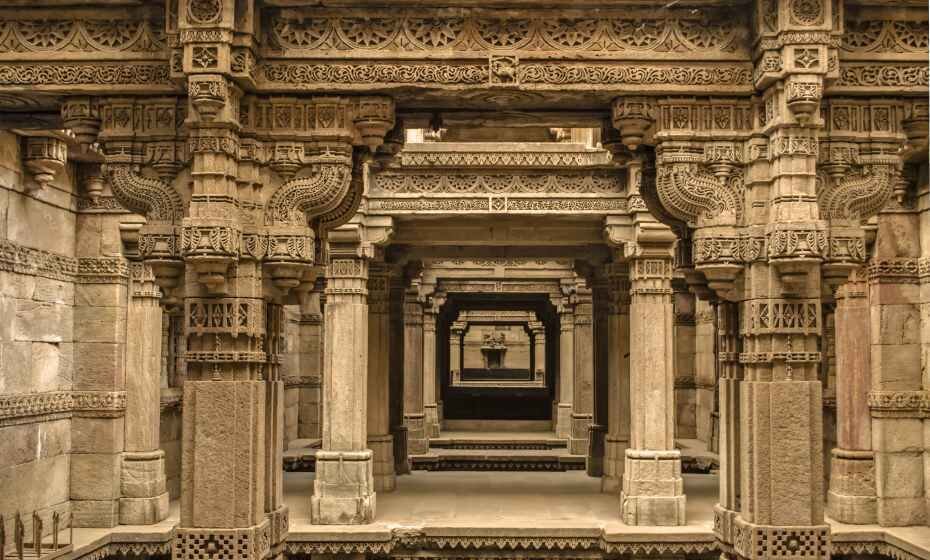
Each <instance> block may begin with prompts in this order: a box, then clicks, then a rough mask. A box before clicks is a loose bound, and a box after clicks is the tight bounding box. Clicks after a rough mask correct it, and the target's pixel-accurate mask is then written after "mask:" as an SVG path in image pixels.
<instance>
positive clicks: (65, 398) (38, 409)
mask: <svg viewBox="0 0 930 560" xmlns="http://www.w3.org/2000/svg"><path fill="white" fill-rule="evenodd" d="M125 412H126V392H125V391H51V392H46V393H26V394H21V395H2V396H0V426H4V425H13V424H23V423H30V422H40V421H47V420H52V419H57V418H67V417H70V416H71V415H72V414H79V415H81V416H89V417H95V418H99V417H116V416H122V415H123V414H125Z"/></svg>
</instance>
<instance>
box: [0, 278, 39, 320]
mask: <svg viewBox="0 0 930 560" xmlns="http://www.w3.org/2000/svg"><path fill="white" fill-rule="evenodd" d="M35 289H36V277H35V276H29V275H28V274H17V273H15V272H6V271H0V296H5V297H11V298H14V299H22V300H31V299H32V294H33V293H34V292H35ZM10 316H11V317H12V315H10Z"/></svg>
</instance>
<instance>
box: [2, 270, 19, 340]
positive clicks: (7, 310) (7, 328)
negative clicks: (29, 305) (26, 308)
mask: <svg viewBox="0 0 930 560" xmlns="http://www.w3.org/2000/svg"><path fill="white" fill-rule="evenodd" d="M0 281H2V278H0ZM15 313H16V300H15V299H14V298H12V297H8V296H0V317H3V320H2V321H0V343H2V342H12V341H13V321H10V320H9V318H10V317H13V316H14V315H15Z"/></svg>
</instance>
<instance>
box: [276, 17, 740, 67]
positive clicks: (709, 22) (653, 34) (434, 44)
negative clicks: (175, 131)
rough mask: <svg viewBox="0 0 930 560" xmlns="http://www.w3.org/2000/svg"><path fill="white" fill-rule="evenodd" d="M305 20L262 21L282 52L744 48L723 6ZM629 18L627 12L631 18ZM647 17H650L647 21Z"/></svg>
mask: <svg viewBox="0 0 930 560" xmlns="http://www.w3.org/2000/svg"><path fill="white" fill-rule="evenodd" d="M313 15H314V17H307V14H303V13H300V12H297V11H294V10H288V11H280V12H272V13H271V14H270V16H269V19H270V25H267V26H266V27H265V29H266V30H267V44H269V45H271V47H270V50H271V51H276V52H280V53H286V54H289V53H299V54H303V53H306V52H313V53H314V54H318V53H329V54H330V55H335V56H339V57H344V56H346V54H345V53H346V52H356V53H360V54H361V53H364V54H367V55H369V56H370V55H372V54H376V53H378V52H379V51H388V52H400V53H404V54H414V53H417V54H423V53H430V54H433V55H440V56H441V55H447V54H448V53H450V52H455V53H472V54H476V55H480V54H486V53H491V52H500V51H507V52H513V53H521V54H529V53H547V52H559V53H572V54H574V55H581V54H592V53H597V54H599V55H601V56H610V55H614V56H616V55H620V54H625V55H630V54H636V53H641V54H646V53H661V52H666V53H675V54H676V55H679V56H680V55H682V54H684V53H699V54H700V55H705V56H706V55H707V54H708V53H714V54H718V55H720V54H727V53H737V52H739V51H743V52H745V51H746V50H747V49H746V46H747V45H746V44H745V42H743V41H741V40H740V39H741V36H740V34H739V31H738V30H739V27H740V25H746V24H747V23H746V22H745V21H742V20H741V18H739V17H731V16H732V14H729V13H724V12H721V11H717V12H713V13H709V14H708V13H706V12H705V13H704V14H703V15H702V17H700V18H698V17H697V16H696V15H695V14H693V13H688V12H680V13H679V14H674V13H672V14H670V15H672V16H678V17H667V18H655V17H654V16H653V14H651V13H650V14H648V15H647V14H642V15H641V16H639V17H637V15H638V14H635V13H632V14H631V13H630V12H627V13H625V14H616V15H615V16H614V17H611V16H610V15H607V16H606V17H605V16H600V17H589V16H590V14H586V15H585V16H588V17H585V16H580V17H578V16H576V17H548V16H547V15H545V14H543V13H536V14H533V15H529V14H528V15H518V14H511V15H509V16H508V17H506V18H498V17H488V16H487V14H485V13H484V12H468V11H464V10H462V11H456V12H455V13H450V12H439V11H431V10H428V9H422V8H421V9H417V10H415V11H399V10H391V11H390V12H385V11H380V12H379V11H378V10H371V9H366V10H365V11H364V12H359V11H354V10H351V9H342V10H340V11H339V13H338V14H332V15H329V14H326V13H325V12H324V13H323V14H320V13H319V11H315V12H314V13H313ZM631 16H632V17H631ZM647 18H648V19H647Z"/></svg>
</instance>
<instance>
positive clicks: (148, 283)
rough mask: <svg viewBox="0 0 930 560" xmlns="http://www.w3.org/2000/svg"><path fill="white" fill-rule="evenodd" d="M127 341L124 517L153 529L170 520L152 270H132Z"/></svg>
mask: <svg viewBox="0 0 930 560" xmlns="http://www.w3.org/2000/svg"><path fill="white" fill-rule="evenodd" d="M130 273H131V274H130V299H129V309H128V313H127V315H128V317H127V325H126V326H127V332H128V333H129V336H127V337H126V423H125V427H126V439H125V442H126V443H125V449H126V451H125V452H124V453H123V458H122V459H123V460H122V469H121V474H120V500H119V519H120V523H121V524H123V525H149V524H153V523H157V522H159V521H161V520H163V519H165V518H166V517H168V491H167V488H166V486H165V452H164V451H162V450H161V449H160V448H159V424H160V421H161V407H160V400H159V395H160V392H161V355H162V352H161V343H162V309H161V307H160V303H159V299H160V298H161V292H160V291H159V289H158V286H156V285H155V277H154V275H153V274H152V270H151V268H150V267H149V266H147V265H145V264H143V263H141V262H134V263H132V264H131V266H130Z"/></svg>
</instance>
